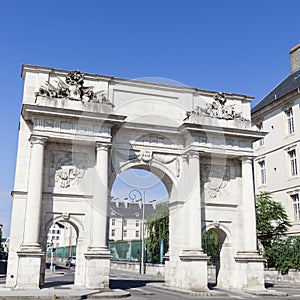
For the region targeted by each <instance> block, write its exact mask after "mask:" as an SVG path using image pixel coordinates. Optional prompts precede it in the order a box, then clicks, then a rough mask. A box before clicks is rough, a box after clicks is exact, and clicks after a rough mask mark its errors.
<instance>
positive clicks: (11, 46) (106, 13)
mask: <svg viewBox="0 0 300 300" xmlns="http://www.w3.org/2000/svg"><path fill="white" fill-rule="evenodd" d="M299 11H300V1H298V0H276V1H271V0H251V1H241V0H239V1H237V0H236V1H234V0H232V1H231V0H227V1H224V0H206V1H204V0H181V1H179V0H160V1H158V0H151V1H146V0H144V1H142V0H138V1H137V0H127V1H125V0H118V1H117V0H110V1H102V0H86V1H78V0H63V1H62V0H52V1H41V0H26V1H23V0H10V1H1V8H0V28H1V30H0V88H1V100H2V101H1V103H2V108H1V110H0V114H1V117H0V125H1V126H0V140H1V156H0V157H1V158H0V159H1V161H0V166H1V169H0V223H3V224H4V236H7V235H8V234H9V223H10V212H11V197H10V192H11V191H12V190H13V180H14V169H15V157H16V150H17V135H18V122H19V115H20V110H21V101H22V89H23V82H22V79H21V78H20V72H21V66H22V64H32V65H42V66H49V67H54V68H61V69H67V70H75V69H78V70H80V71H82V72H88V73H98V74H105V75H112V76H116V77H124V78H129V79H135V78H141V77H163V78H167V79H170V80H175V81H177V82H181V83H183V84H184V85H187V86H191V87H198V88H201V89H208V90H216V91H224V92H232V93H241V94H247V95H251V96H255V97H256V98H255V100H254V103H256V102H257V101H259V100H260V99H261V98H262V97H263V96H265V95H266V94H267V93H268V92H269V91H270V90H271V89H272V88H273V87H274V86H276V85H277V84H278V83H279V82H280V81H281V80H282V79H283V78H284V77H286V76H287V75H288V74H289V55H288V52H289V50H290V49H291V48H292V47H293V46H295V45H296V44H298V43H300V34H299V33H300V30H299Z"/></svg>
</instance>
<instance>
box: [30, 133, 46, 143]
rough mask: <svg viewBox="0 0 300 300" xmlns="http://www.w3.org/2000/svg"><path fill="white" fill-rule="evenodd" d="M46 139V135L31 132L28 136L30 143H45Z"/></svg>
mask: <svg viewBox="0 0 300 300" xmlns="http://www.w3.org/2000/svg"><path fill="white" fill-rule="evenodd" d="M47 140H48V137H47V136H42V135H37V134H32V135H31V136H30V138H29V142H30V143H31V145H34V144H39V145H43V146H44V145H45V143H46V141H47Z"/></svg>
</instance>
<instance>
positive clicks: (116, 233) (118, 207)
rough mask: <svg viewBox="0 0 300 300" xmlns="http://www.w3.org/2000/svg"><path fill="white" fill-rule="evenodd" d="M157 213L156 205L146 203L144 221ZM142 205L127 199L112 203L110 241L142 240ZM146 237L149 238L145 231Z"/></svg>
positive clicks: (115, 200)
mask: <svg viewBox="0 0 300 300" xmlns="http://www.w3.org/2000/svg"><path fill="white" fill-rule="evenodd" d="M155 212H156V204H155V202H153V203H152V204H148V203H145V215H144V221H145V222H146V220H147V218H148V217H149V216H150V215H152V214H154V213H155ZM142 215H143V208H142V203H141V201H139V202H138V203H135V202H129V201H128V200H127V199H125V200H124V201H119V199H113V200H112V201H111V202H110V218H109V239H110V240H114V241H121V240H124V241H133V240H141V239H142V228H141V226H142ZM144 237H145V238H146V237H147V232H146V231H145V233H144Z"/></svg>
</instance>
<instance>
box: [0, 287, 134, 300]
mask: <svg viewBox="0 0 300 300" xmlns="http://www.w3.org/2000/svg"><path fill="white" fill-rule="evenodd" d="M129 295H130V294H129V293H128V292H126V291H123V290H120V289H115V290H107V291H101V290H87V289H79V288H78V287H74V285H66V286H64V285H61V286H59V288H43V289H40V290H38V291H12V290H11V289H9V288H5V287H4V285H0V297H3V298H4V299H5V300H12V299H43V300H48V299H49V300H53V299H100V298H123V297H128V296H129Z"/></svg>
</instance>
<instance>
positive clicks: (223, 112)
mask: <svg viewBox="0 0 300 300" xmlns="http://www.w3.org/2000/svg"><path fill="white" fill-rule="evenodd" d="M226 102H227V99H226V97H225V94H224V93H216V94H215V96H214V101H213V102H212V103H206V107H205V108H202V107H200V106H197V107H196V108H195V109H194V110H192V111H187V112H186V118H185V119H184V121H186V120H188V119H190V117H191V116H200V115H203V116H208V117H211V118H217V119H225V120H240V121H249V120H247V119H245V118H244V117H242V113H241V112H240V113H237V112H236V111H235V108H234V105H226Z"/></svg>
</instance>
